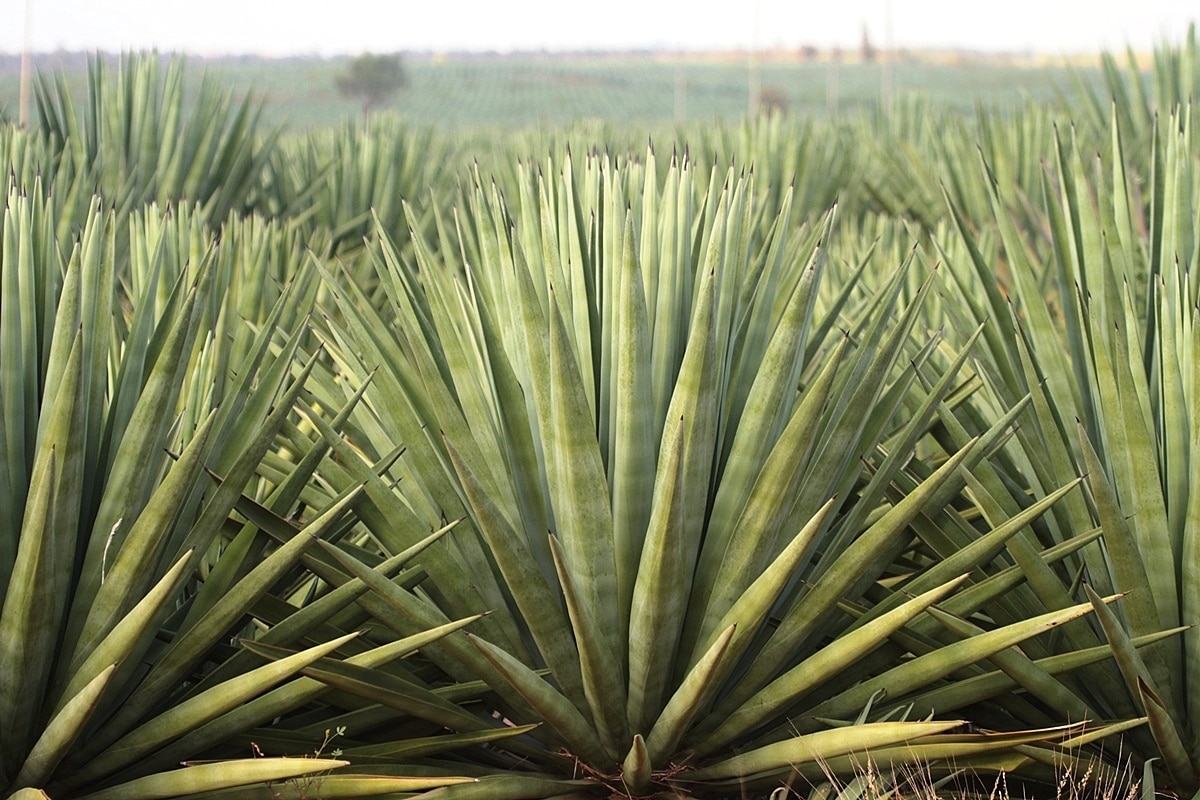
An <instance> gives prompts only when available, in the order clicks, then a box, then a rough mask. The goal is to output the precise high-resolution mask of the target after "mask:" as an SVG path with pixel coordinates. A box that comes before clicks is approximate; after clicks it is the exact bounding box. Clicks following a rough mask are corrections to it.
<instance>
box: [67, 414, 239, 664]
mask: <svg viewBox="0 0 1200 800" xmlns="http://www.w3.org/2000/svg"><path fill="white" fill-rule="evenodd" d="M214 420H215V414H209V416H208V418H207V419H206V420H205V422H204V425H203V426H202V427H201V428H200V429H199V430H198V431H196V433H195V435H194V436H193V438H192V440H191V442H189V443H188V446H187V447H186V448H185V449H184V451H183V453H182V455H180V457H179V460H178V461H177V462H175V464H174V466H173V467H172V468H171V470H170V471H169V472H168V473H167V475H166V477H165V478H164V479H163V482H162V483H161V484H159V486H158V488H157V489H156V490H155V492H154V495H153V496H152V497H151V498H150V500H149V502H147V504H146V507H145V508H144V509H143V510H142V512H141V513H140V514H138V516H137V519H136V520H131V521H130V522H129V524H128V525H125V524H124V523H123V524H122V527H125V528H127V530H126V531H124V532H123V537H122V538H123V543H122V544H121V546H120V549H119V551H117V553H116V557H115V558H114V559H113V561H112V565H111V567H109V569H108V570H107V572H106V574H105V575H103V576H102V577H103V580H102V581H101V583H100V586H99V588H98V589H97V590H96V597H95V599H94V600H93V601H92V604H91V606H90V607H89V608H88V609H87V619H86V621H85V622H84V624H83V628H82V630H81V632H80V634H79V642H78V644H77V645H76V646H75V648H74V651H73V656H72V659H71V662H70V667H69V668H68V669H69V670H74V669H77V668H78V667H79V666H80V664H81V663H82V662H83V660H84V659H86V658H87V657H88V656H89V655H90V654H91V652H92V650H93V648H94V646H95V643H96V642H98V641H99V640H100V639H101V638H102V637H104V636H105V635H107V634H108V633H109V631H111V630H112V629H113V627H114V626H116V625H117V624H118V623H119V621H120V619H121V618H122V617H123V616H124V615H125V614H126V613H127V612H128V611H129V607H130V606H132V604H133V603H134V602H135V598H137V597H138V596H139V595H140V594H141V593H142V592H141V590H140V589H141V587H142V586H144V585H145V581H146V576H147V575H148V574H152V565H154V564H155V562H156V561H157V560H158V556H159V554H160V553H161V548H162V546H163V545H164V544H165V538H166V536H167V535H168V534H169V533H170V529H171V525H172V524H173V523H174V521H175V519H176V517H177V515H178V513H179V510H180V508H181V507H182V506H183V504H184V500H185V499H186V497H187V495H188V494H189V493H190V492H191V491H192V488H193V486H194V485H195V481H196V477H197V475H198V474H199V469H200V466H201V459H202V457H203V453H204V448H205V445H206V443H207V442H208V436H209V433H210V432H211V430H212V424H213V421H214Z"/></svg>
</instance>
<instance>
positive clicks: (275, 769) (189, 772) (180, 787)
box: [82, 758, 350, 800]
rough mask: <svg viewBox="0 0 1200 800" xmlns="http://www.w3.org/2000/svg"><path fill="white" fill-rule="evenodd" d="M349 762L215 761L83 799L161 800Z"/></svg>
mask: <svg viewBox="0 0 1200 800" xmlns="http://www.w3.org/2000/svg"><path fill="white" fill-rule="evenodd" d="M349 763H350V762H349V761H340V760H337V759H332V758H250V759H242V760H240V761H218V762H215V763H211V764H197V765H195V766H186V767H184V768H183V769H177V770H172V771H170V772H159V773H156V774H154V775H147V776H146V777H144V778H138V779H136V780H132V781H129V782H128V783H122V784H119V785H117V786H113V787H111V788H108V789H101V790H100V791H98V792H90V793H88V794H85V795H82V797H84V798H86V800H160V798H168V797H177V796H179V795H185V794H194V793H198V792H211V791H215V790H218V789H229V788H233V787H235V786H249V785H252V784H255V783H264V782H266V781H285V780H289V779H291V778H299V777H302V776H305V775H316V774H320V773H322V772H327V771H329V770H331V769H338V768H339V767H344V766H346V765H347V764H349Z"/></svg>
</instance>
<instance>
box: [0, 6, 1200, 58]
mask: <svg viewBox="0 0 1200 800" xmlns="http://www.w3.org/2000/svg"><path fill="white" fill-rule="evenodd" d="M835 6H836V7H835ZM27 8H28V9H30V10H31V16H30V21H31V26H30V27H31V44H32V47H33V49H34V50H35V51H49V50H57V49H67V50H92V49H97V48H99V49H103V50H109V51H119V50H130V49H133V50H142V49H152V48H156V49H158V50H162V51H168V50H180V51H186V52H189V53H195V54H199V55H219V54H240V53H247V54H249V53H253V54H263V55H292V54H300V55H305V54H318V55H326V56H328V55H337V54H345V53H359V52H364V51H374V52H391V51H417V50H432V51H439V52H444V51H453V50H472V51H493V50H494V51H500V52H511V51H514V50H613V49H648V48H653V49H683V50H707V49H744V48H752V47H760V48H782V49H793V48H797V47H799V46H801V45H806V44H808V45H814V46H816V47H820V48H826V47H831V46H839V47H842V48H854V47H857V46H858V42H859V40H860V39H861V36H862V30H863V26H864V25H866V26H867V28H868V30H869V32H870V36H871V39H872V41H873V42H874V43H875V44H876V46H883V45H884V44H885V40H886V30H887V27H888V26H887V19H888V17H889V13H888V9H889V8H890V18H891V31H892V34H893V41H894V43H895V45H896V46H897V47H903V48H914V49H915V48H966V49H977V50H986V51H1008V52H1023V51H1036V52H1041V53H1047V54H1065V53H1082V52H1096V51H1099V50H1101V49H1110V50H1113V49H1124V47H1125V46H1126V45H1127V44H1128V45H1131V46H1133V47H1134V48H1135V49H1137V50H1148V49H1150V48H1151V47H1152V46H1153V45H1154V44H1156V43H1159V42H1161V41H1164V40H1165V41H1170V42H1172V43H1179V42H1182V41H1183V39H1184V37H1185V36H1186V33H1187V27H1188V23H1189V21H1190V20H1192V19H1195V18H1196V17H1197V16H1200V4H1197V3H1196V2H1194V0H1139V2H1137V3H1131V2H1128V1H1127V0H1123V1H1121V2H1118V1H1117V0H1090V2H1085V1H1083V0H1005V2H1002V3H993V2H982V1H981V0H843V2H840V3H836V4H835V3H831V2H829V0H825V1H824V2H815V1H814V0H741V1H740V2H736V3H735V2H731V1H730V0H724V1H723V2H714V0H604V2H602V3H596V2H577V1H576V0H558V1H557V2H555V1H554V0H486V2H485V1H484V0H440V2H439V0H393V2H386V1H385V0H338V1H337V2H330V1H329V0H203V2H195V1H194V0H188V1H186V2H183V1H181V0H4V2H3V3H2V4H0V51H3V52H8V53H15V52H19V51H20V49H21V47H22V42H23V38H24V36H23V34H24V30H25V12H26V9H27Z"/></svg>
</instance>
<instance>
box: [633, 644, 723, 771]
mask: <svg viewBox="0 0 1200 800" xmlns="http://www.w3.org/2000/svg"><path fill="white" fill-rule="evenodd" d="M736 632H737V624H736V623H734V624H732V625H730V626H729V627H728V628H726V629H725V630H724V631H723V632H722V634H721V635H720V636H718V637H717V639H716V641H714V642H713V643H712V645H711V646H710V647H709V648H708V652H706V653H705V654H704V655H703V656H701V657H700V660H699V661H697V662H696V664H695V665H694V666H692V668H691V669H690V670H688V674H687V675H686V676H685V677H684V679H683V681H682V682H680V684H679V688H678V689H676V690H675V694H673V695H671V699H670V700H668V701H667V705H666V707H664V708H663V710H662V713H661V714H659V715H658V719H657V720H655V722H654V727H653V728H651V729H650V734H649V735H648V736H647V737H646V739H645V742H644V748H645V750H646V754H647V755H646V757H647V759H648V761H649V763H652V764H662V763H665V761H666V760H667V759H668V758H669V757H670V756H671V754H672V753H674V752H675V749H676V748H677V747H678V746H679V742H680V741H681V740H682V739H683V736H684V734H685V733H686V732H687V729H688V727H689V726H690V725H691V723H692V720H693V719H695V718H696V716H697V715H698V714H699V713H700V712H701V710H702V709H703V708H704V707H705V706H706V705H707V704H708V702H709V701H710V700H711V699H712V696H713V694H715V692H716V691H717V689H718V688H720V680H719V676H721V675H723V674H724V673H725V670H722V669H721V667H722V666H723V665H724V661H725V659H726V655H727V652H728V650H729V644H730V642H731V641H732V640H733V637H734V634H735V633H736ZM635 746H636V744H635ZM630 752H631V753H632V752H633V751H632V750H631V751H630Z"/></svg>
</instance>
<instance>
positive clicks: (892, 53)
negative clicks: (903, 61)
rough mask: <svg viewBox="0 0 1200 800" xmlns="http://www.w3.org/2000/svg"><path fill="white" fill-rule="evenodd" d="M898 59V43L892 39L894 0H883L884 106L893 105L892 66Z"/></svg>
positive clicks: (894, 89)
mask: <svg viewBox="0 0 1200 800" xmlns="http://www.w3.org/2000/svg"><path fill="white" fill-rule="evenodd" d="M895 57H896V42H895V40H894V39H893V37H892V0H883V66H882V70H883V87H882V89H883V104H884V105H885V106H888V105H891V103H892V96H893V94H894V93H895V91H896V82H895V75H894V74H893V73H892V64H893V61H894V59H895Z"/></svg>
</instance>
